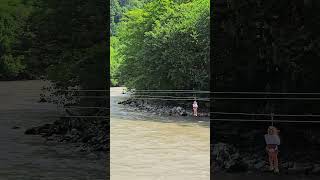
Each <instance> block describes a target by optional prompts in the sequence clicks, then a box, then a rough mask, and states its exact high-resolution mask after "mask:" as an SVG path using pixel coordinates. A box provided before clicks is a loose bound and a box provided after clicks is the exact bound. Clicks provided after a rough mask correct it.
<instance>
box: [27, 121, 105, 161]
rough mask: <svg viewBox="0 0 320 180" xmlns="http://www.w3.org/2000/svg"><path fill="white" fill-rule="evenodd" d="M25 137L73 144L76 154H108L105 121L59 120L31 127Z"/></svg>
mask: <svg viewBox="0 0 320 180" xmlns="http://www.w3.org/2000/svg"><path fill="white" fill-rule="evenodd" d="M25 134H27V135H41V136H42V137H44V138H46V140H47V141H55V142H61V143H74V144H76V145H77V148H76V149H75V151H76V152H86V153H89V154H90V153H91V155H92V156H93V154H92V153H93V152H97V153H98V152H99V153H100V152H102V153H108V152H109V128H108V123H107V121H105V120H102V119H100V120H92V119H90V121H89V120H88V119H83V118H60V119H59V120H56V121H55V122H54V123H53V124H45V125H42V126H38V127H33V128H30V129H27V130H26V131H25Z"/></svg>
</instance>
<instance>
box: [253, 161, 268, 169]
mask: <svg viewBox="0 0 320 180" xmlns="http://www.w3.org/2000/svg"><path fill="white" fill-rule="evenodd" d="M265 165H266V163H265V162H264V161H260V162H257V163H256V164H255V165H254V166H253V167H254V168H255V169H262V168H263V167H264V166H265Z"/></svg>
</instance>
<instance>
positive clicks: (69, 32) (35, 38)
mask: <svg viewBox="0 0 320 180" xmlns="http://www.w3.org/2000/svg"><path fill="white" fill-rule="evenodd" d="M0 14H1V16H0V80H23V79H38V78H42V79H45V80H48V81H50V86H49V87H45V88H44V90H45V91H44V92H45V93H44V94H49V96H48V97H46V96H42V97H41V100H42V102H54V103H61V104H60V105H61V106H62V107H64V110H65V112H64V114H65V115H68V116H72V117H64V118H63V117H60V118H58V119H57V121H56V122H54V123H53V124H46V125H43V126H42V125H41V126H40V127H35V128H31V129H28V130H27V131H26V134H42V135H43V136H45V137H49V136H52V135H54V134H56V135H60V136H61V137H62V139H63V137H64V136H65V135H66V136H67V135H68V133H69V134H70V131H71V130H72V129H74V131H77V134H78V135H79V136H78V137H77V139H70V138H69V139H68V141H75V142H82V143H84V144H87V145H88V144H90V145H89V146H88V147H93V148H94V150H101V151H107V149H108V144H109V143H108V135H109V131H108V127H109V125H108V122H107V121H106V118H104V117H105V116H107V115H108V113H107V111H106V110H105V109H106V108H105V107H106V106H107V104H108V103H107V102H108V101H107V100H106V97H105V96H108V91H105V90H106V89H108V83H107V79H108V41H107V40H108V23H107V21H106V19H107V18H108V3H107V2H106V1H104V0H90V1H81V0H72V1H58V0H1V1H0ZM69 89H75V90H76V91H66V90H69ZM48 90H49V93H48ZM77 90H80V91H77ZM82 90H100V91H99V92H95V91H94V92H92V91H89V92H90V94H89V93H86V92H87V91H85V92H82ZM89 95H90V96H102V97H99V98H86V96H89ZM53 100H57V101H53ZM67 105H69V106H70V105H75V106H95V107H104V108H103V109H99V108H96V109H67V108H66V107H65V106H67ZM74 116H101V117H103V118H94V119H92V118H91V119H90V118H89V119H88V118H86V117H85V118H75V117H74ZM97 137H100V138H97Z"/></svg>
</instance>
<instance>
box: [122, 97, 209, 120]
mask: <svg viewBox="0 0 320 180" xmlns="http://www.w3.org/2000/svg"><path fill="white" fill-rule="evenodd" d="M118 104H122V105H124V106H128V107H130V108H132V109H133V110H137V111H143V112H149V113H152V114H153V115H159V116H163V115H164V116H193V115H192V104H188V105H185V104H183V105H170V104H163V103H157V102H153V101H149V102H146V101H144V100H135V99H128V100H125V101H121V102H118ZM209 115H210V113H209V108H202V109H201V106H200V107H199V109H198V116H199V117H209Z"/></svg>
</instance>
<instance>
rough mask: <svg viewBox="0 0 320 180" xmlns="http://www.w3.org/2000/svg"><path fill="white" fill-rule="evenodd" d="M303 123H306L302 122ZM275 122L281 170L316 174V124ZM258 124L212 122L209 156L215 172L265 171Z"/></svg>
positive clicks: (319, 160) (262, 128) (318, 167)
mask: <svg viewBox="0 0 320 180" xmlns="http://www.w3.org/2000/svg"><path fill="white" fill-rule="evenodd" d="M304 126H306V125H304ZM304 126H303V125H299V127H298V126H297V125H288V124H279V125H278V126H277V127H278V128H279V129H280V130H281V133H280V138H281V141H282V144H281V145H280V146H279V150H280V152H279V161H280V173H281V174H289V175H290V174H292V175H293V174H300V175H316V176H320V156H319V147H320V144H319V140H318V139H319V133H317V131H316V130H317V127H313V128H312V127H304ZM265 127H268V125H262V124H247V125H244V124H241V123H239V122H237V123H217V122H215V123H214V124H213V128H212V129H211V131H212V132H213V135H212V136H213V137H215V138H213V139H212V140H211V141H212V142H214V144H212V145H211V146H212V147H211V154H212V156H211V158H212V162H213V163H214V164H213V168H214V171H215V172H228V173H239V172H240V173H242V172H243V173H250V172H254V173H265V172H268V164H269V163H268V157H267V154H266V152H265V142H264V138H263V135H264V134H265Z"/></svg>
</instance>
